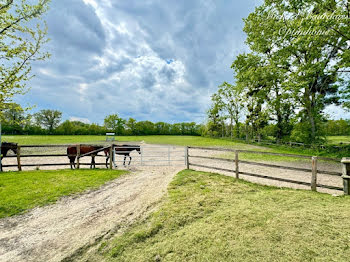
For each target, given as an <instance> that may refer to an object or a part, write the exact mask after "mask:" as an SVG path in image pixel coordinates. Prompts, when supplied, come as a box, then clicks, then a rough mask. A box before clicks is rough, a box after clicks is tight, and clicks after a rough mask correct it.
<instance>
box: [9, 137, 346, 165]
mask: <svg viewBox="0 0 350 262" xmlns="http://www.w3.org/2000/svg"><path fill="white" fill-rule="evenodd" d="M332 138H335V137H332ZM348 139H349V140H350V136H349V138H348ZM3 141H7V142H16V143H19V144H20V145H29V144H34V145H43V144H77V143H96V144H98V143H103V142H105V136H21V135H20V136H6V135H5V136H3ZM116 141H117V142H125V143H130V142H141V141H144V142H146V143H149V144H171V145H179V146H203V147H216V146H217V147H226V148H234V149H241V150H254V151H270V152H275V153H287V154H301V155H310V156H312V155H316V156H317V155H326V156H334V157H342V155H339V154H327V153H325V152H318V151H315V150H311V149H302V148H290V147H288V146H258V145H250V144H246V143H243V142H237V141H230V140H229V139H220V138H208V137H200V136H118V137H116ZM265 158H266V157H264V156H258V155H256V156H252V158H249V159H262V160H263V159H265ZM279 159H280V160H286V161H288V160H289V158H285V157H282V158H279Z"/></svg>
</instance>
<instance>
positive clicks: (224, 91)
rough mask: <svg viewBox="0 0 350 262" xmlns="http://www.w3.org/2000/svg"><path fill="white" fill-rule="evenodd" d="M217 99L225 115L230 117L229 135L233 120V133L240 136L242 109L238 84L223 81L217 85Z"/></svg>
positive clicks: (241, 93)
mask: <svg viewBox="0 0 350 262" xmlns="http://www.w3.org/2000/svg"><path fill="white" fill-rule="evenodd" d="M217 95H218V99H220V100H221V102H220V104H221V107H222V109H223V110H224V111H225V112H226V114H227V117H228V118H229V119H230V135H231V138H232V137H233V122H235V133H236V134H235V135H236V137H237V138H239V137H240V131H239V128H240V122H239V120H240V118H241V116H242V113H243V110H244V103H243V96H242V95H243V92H242V90H241V89H240V88H239V87H238V86H234V85H231V84H229V83H227V82H224V83H223V84H222V85H220V86H219V90H218V92H217Z"/></svg>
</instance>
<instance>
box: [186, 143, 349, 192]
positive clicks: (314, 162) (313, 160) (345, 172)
mask: <svg viewBox="0 0 350 262" xmlns="http://www.w3.org/2000/svg"><path fill="white" fill-rule="evenodd" d="M190 149H196V150H208V151H209V150H210V151H219V152H220V151H221V152H233V153H235V155H234V159H227V158H222V157H211V156H201V155H192V154H190V153H189V151H190ZM239 153H252V154H264V155H274V156H276V155H277V156H284V157H291V158H302V159H310V160H311V168H302V167H291V166H282V165H277V164H268V163H261V162H254V161H246V160H240V159H239ZM191 158H193V159H207V160H215V161H218V162H219V163H220V162H229V163H232V164H234V165H232V166H233V167H234V168H233V169H229V168H224V167H216V166H210V165H208V164H207V163H206V164H204V165H203V164H198V163H193V162H191V161H190V159H191ZM318 159H321V160H326V161H332V162H340V161H341V162H342V163H343V172H342V173H341V172H334V171H327V170H318V168H317V160H318ZM186 163H187V169H189V168H190V166H194V167H201V168H207V169H213V170H219V171H224V172H229V173H234V174H235V175H236V178H239V175H245V176H251V177H257V178H263V179H270V180H275V181H280V182H287V183H292V184H298V185H304V186H310V187H311V190H313V191H316V190H317V188H326V189H332V190H338V191H344V193H345V194H347V189H346V188H345V181H344V187H339V186H333V185H324V184H320V183H317V175H318V174H324V175H330V176H337V177H342V178H343V179H345V176H346V175H347V176H348V180H349V186H348V188H349V190H348V193H349V194H350V160H349V164H348V165H349V166H348V167H345V166H344V165H345V164H344V160H339V159H336V158H328V157H315V156H314V157H311V156H305V155H294V154H282V153H272V152H260V151H251V150H235V149H229V148H217V147H215V148H214V147H187V151H186ZM239 164H246V165H254V166H262V167H269V168H276V169H284V170H294V171H299V172H308V173H310V174H311V181H310V182H305V181H298V180H293V179H288V178H281V177H275V176H269V175H261V174H254V173H250V172H242V171H240V169H239V168H240V165H239ZM348 173H349V174H348Z"/></svg>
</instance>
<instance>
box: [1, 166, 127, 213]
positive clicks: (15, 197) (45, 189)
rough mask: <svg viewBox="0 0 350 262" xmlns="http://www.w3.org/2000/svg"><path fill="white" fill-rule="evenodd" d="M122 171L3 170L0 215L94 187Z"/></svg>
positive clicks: (115, 176) (117, 175)
mask: <svg viewBox="0 0 350 262" xmlns="http://www.w3.org/2000/svg"><path fill="white" fill-rule="evenodd" d="M125 173H126V171H120V170H109V169H94V170H90V169H80V170H59V171H26V172H5V173H3V174H1V176H0V218H3V217H7V216H12V215H15V214H18V213H22V212H23V211H26V210H28V209H31V208H33V207H36V206H42V205H46V204H49V203H53V202H55V201H56V200H58V199H59V198H60V197H62V196H66V195H70V194H73V193H79V192H82V191H84V190H86V189H88V188H97V187H99V186H101V185H102V184H104V183H105V182H107V181H109V180H113V179H115V178H117V177H120V176H121V175H123V174H125Z"/></svg>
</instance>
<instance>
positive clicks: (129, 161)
mask: <svg viewBox="0 0 350 262" xmlns="http://www.w3.org/2000/svg"><path fill="white" fill-rule="evenodd" d="M129 158H130V160H129V166H130V163H131V156H129Z"/></svg>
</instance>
